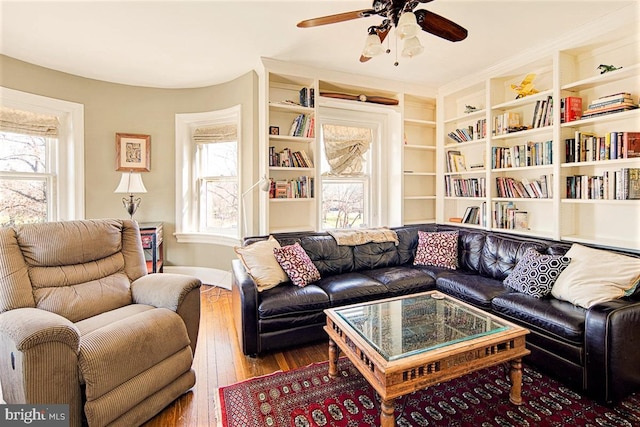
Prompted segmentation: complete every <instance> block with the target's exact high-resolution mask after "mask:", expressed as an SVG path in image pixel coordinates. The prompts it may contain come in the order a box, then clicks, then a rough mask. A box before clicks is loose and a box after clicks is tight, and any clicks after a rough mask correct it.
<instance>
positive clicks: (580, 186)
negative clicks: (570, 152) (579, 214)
mask: <svg viewBox="0 0 640 427" xmlns="http://www.w3.org/2000/svg"><path fill="white" fill-rule="evenodd" d="M567 198H568V199H596V200H638V199H640V168H622V169H620V170H615V171H613V173H610V172H609V171H604V172H603V173H602V175H592V176H590V175H573V176H568V177H567Z"/></svg>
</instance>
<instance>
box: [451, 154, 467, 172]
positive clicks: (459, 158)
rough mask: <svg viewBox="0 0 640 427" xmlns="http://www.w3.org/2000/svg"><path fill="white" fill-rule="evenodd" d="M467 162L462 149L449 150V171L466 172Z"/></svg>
mask: <svg viewBox="0 0 640 427" xmlns="http://www.w3.org/2000/svg"><path fill="white" fill-rule="evenodd" d="M466 170H467V164H466V161H465V158H464V155H463V154H462V153H461V152H460V151H456V150H449V151H447V172H464V171H466Z"/></svg>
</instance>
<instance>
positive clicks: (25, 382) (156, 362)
mask: <svg viewBox="0 0 640 427" xmlns="http://www.w3.org/2000/svg"><path fill="white" fill-rule="evenodd" d="M199 288H200V281H199V280H198V279H196V278H193V277H190V276H183V275H178V274H151V275H147V269H146V263H145V259H144V254H143V250H142V245H141V240H140V234H139V232H138V225H137V223H136V222H134V221H130V220H83V221H67V222H51V223H44V224H32V225H24V226H16V227H7V228H1V229H0V375H1V382H2V393H3V397H4V399H5V401H6V402H7V403H30V404H54V403H63V404H69V411H70V425H71V426H80V425H81V424H82V423H83V417H85V418H86V423H88V424H89V426H105V425H119V426H134V425H139V424H142V423H143V422H145V421H146V420H148V419H149V418H151V417H153V416H154V415H155V414H157V413H158V412H160V411H161V410H162V409H163V408H164V407H165V406H167V405H168V404H169V403H171V402H172V401H173V400H174V399H176V398H177V397H179V396H180V395H181V394H183V393H185V392H186V391H187V390H189V389H190V388H191V387H192V386H193V385H194V384H195V373H194V371H193V369H192V367H191V365H192V361H193V351H194V350H195V346H196V339H197V335H198V326H199V321H200V289H199Z"/></svg>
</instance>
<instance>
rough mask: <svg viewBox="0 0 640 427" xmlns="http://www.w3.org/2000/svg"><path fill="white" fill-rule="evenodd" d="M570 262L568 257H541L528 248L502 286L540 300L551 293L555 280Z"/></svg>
mask: <svg viewBox="0 0 640 427" xmlns="http://www.w3.org/2000/svg"><path fill="white" fill-rule="evenodd" d="M570 262H571V258H569V257H566V256H562V255H543V254H541V253H540V252H538V251H537V250H535V249H533V248H529V249H527V250H526V252H525V253H524V255H523V256H522V258H521V259H520V261H518V263H517V264H516V266H515V267H514V268H513V270H512V271H511V273H510V274H509V275H508V276H507V278H506V279H504V284H505V285H507V286H509V287H510V288H513V289H515V290H516V291H518V292H522V293H525V294H527V295H531V296H533V297H536V298H542V297H545V296H547V295H548V294H549V293H550V292H551V288H552V287H553V284H554V283H555V282H556V279H557V278H558V276H559V275H560V273H562V271H563V270H564V269H565V268H567V266H568V265H569V263H570Z"/></svg>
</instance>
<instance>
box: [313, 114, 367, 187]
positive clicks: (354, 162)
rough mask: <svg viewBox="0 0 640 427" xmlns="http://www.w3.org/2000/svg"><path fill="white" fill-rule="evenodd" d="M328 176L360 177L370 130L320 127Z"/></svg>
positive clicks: (348, 127) (349, 127)
mask: <svg viewBox="0 0 640 427" xmlns="http://www.w3.org/2000/svg"><path fill="white" fill-rule="evenodd" d="M322 132H323V139H324V151H325V155H326V157H327V161H328V163H329V167H330V168H331V170H330V171H329V173H328V174H329V175H343V176H344V175H350V176H353V175H362V174H363V161H364V154H365V153H366V152H367V151H368V150H369V147H370V146H371V140H372V133H371V129H367V128H357V127H351V126H340V125H330V124H325V125H323V126H322Z"/></svg>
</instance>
